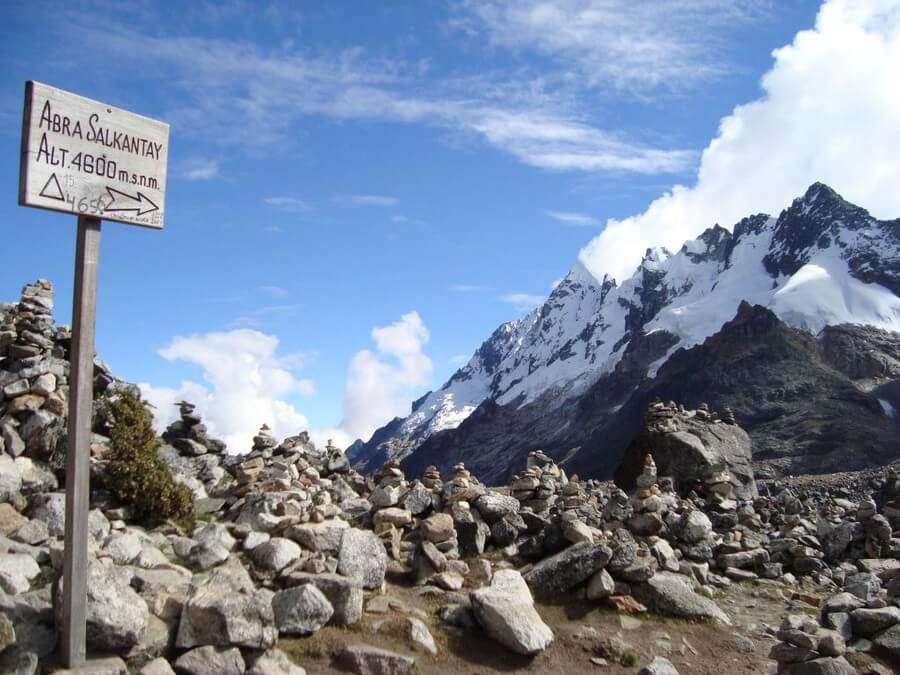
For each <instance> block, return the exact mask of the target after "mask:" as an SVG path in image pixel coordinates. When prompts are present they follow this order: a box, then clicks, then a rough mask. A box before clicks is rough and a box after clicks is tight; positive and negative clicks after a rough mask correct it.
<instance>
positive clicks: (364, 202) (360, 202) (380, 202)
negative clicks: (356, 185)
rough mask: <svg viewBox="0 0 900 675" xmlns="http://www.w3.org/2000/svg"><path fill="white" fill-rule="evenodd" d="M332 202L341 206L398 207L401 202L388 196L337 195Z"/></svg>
mask: <svg viewBox="0 0 900 675" xmlns="http://www.w3.org/2000/svg"><path fill="white" fill-rule="evenodd" d="M332 201H333V202H334V203H335V204H338V205H340V206H376V207H386V206H396V205H397V204H398V203H399V202H400V200H399V199H397V198H396V197H389V196H387V195H335V196H334V197H332Z"/></svg>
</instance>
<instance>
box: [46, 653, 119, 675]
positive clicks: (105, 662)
mask: <svg viewBox="0 0 900 675" xmlns="http://www.w3.org/2000/svg"><path fill="white" fill-rule="evenodd" d="M53 675H128V666H126V665H125V662H124V661H123V660H122V659H120V658H119V657H118V656H110V657H107V658H102V659H88V660H87V661H86V662H85V663H84V664H83V665H80V666H78V667H77V668H66V669H63V670H54V671H53Z"/></svg>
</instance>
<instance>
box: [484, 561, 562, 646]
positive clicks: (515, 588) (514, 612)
mask: <svg viewBox="0 0 900 675" xmlns="http://www.w3.org/2000/svg"><path fill="white" fill-rule="evenodd" d="M469 599H470V600H471V603H472V611H473V613H474V615H475V618H476V619H477V621H478V623H479V624H481V627H482V628H483V629H484V631H485V632H486V633H487V634H488V635H489V636H490V637H491V638H493V639H494V640H496V641H497V642H499V643H500V644H501V645H503V646H504V647H506V648H507V649H509V650H510V651H513V652H515V653H517V654H524V655H526V656H530V655H532V654H537V653H538V652H540V651H543V650H544V649H546V648H547V646H548V645H549V644H550V643H551V642H553V631H551V630H550V627H549V626H548V625H547V624H546V623H544V621H543V619H541V617H540V615H539V614H538V613H537V610H535V608H534V600H533V598H532V597H531V592H530V591H529V590H528V584H527V583H525V580H524V579H523V578H522V575H521V574H519V573H518V572H516V571H515V570H498V571H497V572H496V573H495V574H494V578H493V580H492V581H491V585H490V586H488V587H485V588H480V589H478V590H477V591H473V592H472V593H471V594H470V595H469Z"/></svg>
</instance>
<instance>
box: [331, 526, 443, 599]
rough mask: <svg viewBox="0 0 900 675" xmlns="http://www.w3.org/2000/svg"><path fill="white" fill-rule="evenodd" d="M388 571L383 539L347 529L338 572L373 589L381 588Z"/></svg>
mask: <svg viewBox="0 0 900 675" xmlns="http://www.w3.org/2000/svg"><path fill="white" fill-rule="evenodd" d="M451 522H452V521H451ZM386 571H387V552H386V551H385V550H384V544H383V543H382V542H381V539H379V538H378V536H377V535H375V533H373V532H370V531H368V530H357V529H352V528H348V529H345V530H344V534H343V537H342V539H341V548H340V553H339V554H338V572H340V573H341V574H343V575H344V576H346V577H350V578H351V579H356V580H357V581H359V582H360V583H361V584H362V587H363V588H366V589H370V590H371V589H379V588H381V586H382V584H384V575H385V573H386Z"/></svg>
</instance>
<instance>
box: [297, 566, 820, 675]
mask: <svg viewBox="0 0 900 675" xmlns="http://www.w3.org/2000/svg"><path fill="white" fill-rule="evenodd" d="M789 593H790V591H789V590H787V589H784V588H783V587H781V586H779V585H777V584H774V583H765V582H762V583H761V582H754V583H747V584H741V585H735V586H733V587H732V588H731V589H729V590H728V591H726V592H725V593H724V594H723V595H722V596H721V597H719V598H717V601H718V603H719V604H720V606H721V607H722V608H723V609H724V610H725V611H726V612H727V613H728V614H729V616H730V617H731V618H732V621H733V622H734V625H732V626H719V625H713V624H706V623H692V622H687V621H682V620H676V619H668V618H664V617H659V616H655V615H651V614H641V615H635V616H628V615H620V614H619V613H617V612H615V611H612V610H609V609H605V608H602V607H597V606H596V605H595V604H593V603H584V602H579V601H577V600H572V601H571V602H568V603H567V604H565V605H546V604H542V605H538V611H539V612H540V614H541V616H542V617H543V619H544V621H545V622H546V623H547V624H548V625H550V627H551V628H552V629H553V632H554V634H555V635H556V639H555V640H554V642H553V643H552V644H551V645H550V647H549V648H548V649H547V650H546V651H544V652H543V653H541V654H538V655H537V656H535V657H534V658H526V657H521V656H517V655H515V654H512V653H511V652H508V651H507V650H505V649H504V648H502V647H500V646H499V645H497V643H495V642H494V641H492V640H490V639H489V638H487V637H486V636H485V635H483V634H478V633H471V632H462V631H453V632H450V629H447V628H446V627H444V626H443V625H442V624H441V623H440V621H439V620H438V618H437V617H436V616H435V615H434V610H435V609H436V608H437V607H438V606H439V604H441V603H439V602H436V601H435V600H434V599H432V598H426V597H421V596H419V595H417V594H416V592H415V589H412V588H406V587H402V586H395V585H391V586H389V588H388V594H389V595H390V596H391V597H392V598H395V599H396V600H398V601H399V602H400V603H402V604H403V605H404V607H403V609H402V610H400V611H391V612H389V613H387V614H380V615H376V614H370V613H366V615H365V618H364V619H363V621H361V622H360V623H359V624H357V625H355V626H353V627H351V628H347V629H341V628H335V627H330V626H329V627H326V628H324V629H322V630H321V631H319V632H318V633H317V634H316V635H315V636H313V637H311V638H307V639H297V640H282V642H281V644H280V646H281V647H282V648H283V649H285V650H286V651H288V652H289V653H291V654H292V655H293V656H294V657H295V658H296V660H297V662H298V663H299V664H300V665H302V666H303V667H304V668H306V671H307V672H308V673H311V674H315V673H329V672H335V668H334V666H333V664H332V659H331V654H333V653H334V652H336V651H339V650H340V648H341V647H342V646H343V645H346V644H353V643H360V642H362V643H366V644H369V645H373V646H377V647H381V648H384V649H390V650H392V651H396V652H400V653H403V654H408V655H411V656H415V657H416V662H417V666H418V669H419V672H421V673H467V674H475V673H479V674H482V675H485V674H487V673H550V674H557V673H558V674H559V675H564V674H565V675H568V674H570V673H580V672H592V671H596V672H598V673H614V674H619V673H630V674H632V675H633V673H635V672H636V671H637V668H638V667H639V666H641V665H645V664H646V663H648V662H650V661H651V660H652V659H653V657H654V656H665V657H667V658H668V659H669V660H671V661H672V662H673V663H674V664H675V666H676V667H677V668H678V670H679V672H681V673H682V675H686V674H692V675H724V674H726V673H728V674H729V675H730V674H740V673H774V672H775V662H774V661H770V660H769V659H768V653H769V649H770V648H771V646H772V644H774V642H775V639H774V638H773V637H771V635H769V634H767V632H766V625H765V624H768V625H769V626H774V627H777V625H778V623H779V622H780V620H781V617H782V616H783V615H784V614H785V613H787V612H788V611H807V612H809V613H811V614H812V613H814V612H815V609H814V608H813V607H811V606H805V605H803V604H802V603H800V604H799V605H798V603H794V602H791V601H790V600H787V599H786V594H787V595H789ZM804 607H805V610H804ZM407 616H418V617H419V618H421V619H422V620H423V621H425V623H426V624H427V625H428V627H429V629H430V630H431V632H432V635H433V636H434V638H435V641H436V642H437V644H438V648H439V654H438V655H437V656H429V655H427V654H423V653H421V652H420V653H415V652H413V651H412V649H411V648H410V642H409V640H408V639H407V637H406V635H405V632H404V622H405V617H407ZM602 638H618V639H619V640H621V641H623V642H624V643H627V644H628V645H629V649H630V650H633V652H634V654H633V655H632V659H633V665H629V666H622V665H619V664H616V663H612V661H611V662H610V664H609V665H608V666H597V665H595V664H593V663H592V662H591V658H592V657H597V656H600V655H601V654H600V653H598V651H597V650H596V645H597V644H598V643H599V642H600V641H601V639H602Z"/></svg>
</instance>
